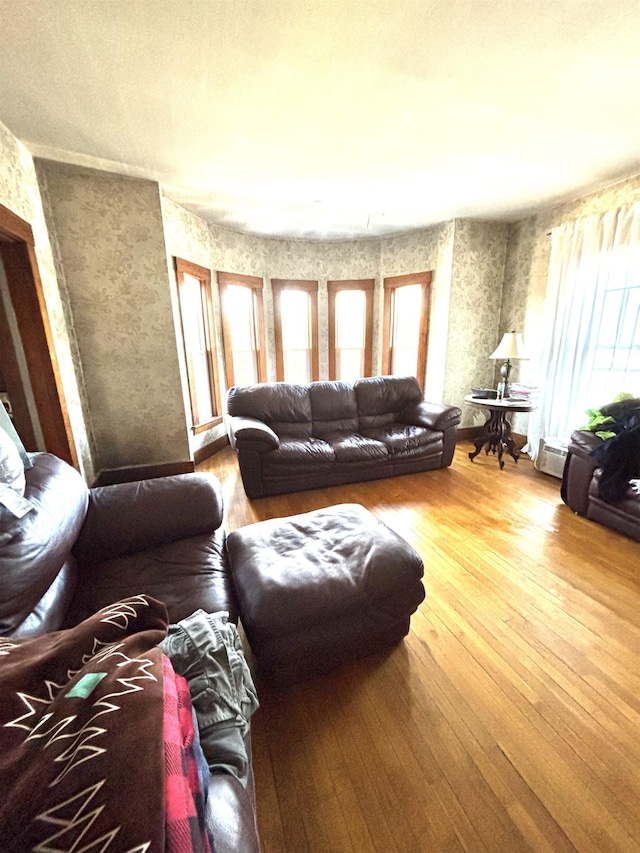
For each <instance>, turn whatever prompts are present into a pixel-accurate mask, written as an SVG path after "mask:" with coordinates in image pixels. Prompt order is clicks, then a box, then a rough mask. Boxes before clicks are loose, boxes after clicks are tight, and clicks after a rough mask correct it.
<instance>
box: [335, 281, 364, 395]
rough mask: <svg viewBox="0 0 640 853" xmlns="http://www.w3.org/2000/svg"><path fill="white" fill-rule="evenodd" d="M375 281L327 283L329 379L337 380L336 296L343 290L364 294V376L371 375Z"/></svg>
mask: <svg viewBox="0 0 640 853" xmlns="http://www.w3.org/2000/svg"><path fill="white" fill-rule="evenodd" d="M374 288H375V279H373V278H362V279H344V280H342V281H328V282H327V294H328V297H329V379H331V380H335V379H337V374H338V360H337V350H336V296H337V294H338V293H340V292H341V291H344V290H360V291H364V294H365V333H364V374H363V375H364V376H371V375H372V373H373V294H374Z"/></svg>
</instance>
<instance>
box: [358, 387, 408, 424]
mask: <svg viewBox="0 0 640 853" xmlns="http://www.w3.org/2000/svg"><path fill="white" fill-rule="evenodd" d="M353 387H354V390H355V394H356V399H357V402H358V418H359V422H360V429H368V428H369V427H375V426H385V425H386V424H390V423H395V422H397V421H398V420H399V417H400V414H401V413H402V411H403V410H404V409H406V408H408V407H409V406H415V405H416V403H419V402H420V401H421V400H422V391H421V390H420V386H419V385H418V380H417V379H416V378H415V377H414V376H371V377H368V378H367V379H358V380H357V381H356V383H355V384H354V386H353Z"/></svg>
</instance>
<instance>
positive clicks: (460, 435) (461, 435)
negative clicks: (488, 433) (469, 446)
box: [456, 427, 482, 444]
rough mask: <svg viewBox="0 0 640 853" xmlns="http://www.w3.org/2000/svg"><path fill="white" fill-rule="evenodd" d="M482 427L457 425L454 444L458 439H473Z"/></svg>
mask: <svg viewBox="0 0 640 853" xmlns="http://www.w3.org/2000/svg"><path fill="white" fill-rule="evenodd" d="M481 432H482V427H458V429H457V431H456V444H457V443H458V442H460V441H473V440H474V439H476V438H478V437H479V436H480V433H481Z"/></svg>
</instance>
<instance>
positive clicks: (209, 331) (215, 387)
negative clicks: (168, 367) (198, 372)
mask: <svg viewBox="0 0 640 853" xmlns="http://www.w3.org/2000/svg"><path fill="white" fill-rule="evenodd" d="M175 267H176V279H177V282H178V304H179V309H180V326H181V329H182V343H183V346H184V358H185V364H186V367H187V379H188V382H189V400H190V402H191V418H192V421H193V424H192V426H191V431H192V432H193V433H194V434H198V433H201V432H204V431H205V430H207V429H211V427H214V426H217V425H218V424H221V423H222V422H223V417H222V402H221V397H220V381H219V376H218V358H217V353H216V342H215V333H214V329H215V324H214V315H213V299H212V294H211V270H208V269H207V268H206V267H201V266H199V265H198V264H194V263H192V262H191V261H185V260H183V259H182V258H175ZM185 273H186V274H188V275H191V276H193V277H194V278H197V279H198V280H199V281H200V297H201V300H202V319H203V325H204V333H205V344H206V347H207V362H208V367H209V388H210V392H211V401H212V403H213V405H214V407H215V413H214V414H213V417H211V418H209V419H208V420H206V421H202V422H200V418H199V415H198V400H197V396H196V385H195V375H194V370H193V357H192V353H191V350H190V347H189V343H188V341H187V336H186V335H185V328H184V320H183V317H182V295H181V294H182V288H183V287H184V276H185Z"/></svg>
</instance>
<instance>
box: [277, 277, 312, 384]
mask: <svg viewBox="0 0 640 853" xmlns="http://www.w3.org/2000/svg"><path fill="white" fill-rule="evenodd" d="M271 288H272V291H273V320H274V337H275V345H276V379H277V380H278V382H284V353H283V348H282V306H281V302H280V297H281V294H282V291H283V290H304V291H306V292H307V293H308V294H309V310H310V317H309V322H310V326H311V352H310V370H311V382H315V381H317V380H318V379H319V378H320V358H319V354H318V282H317V281H307V280H296V279H285V278H272V279H271Z"/></svg>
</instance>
